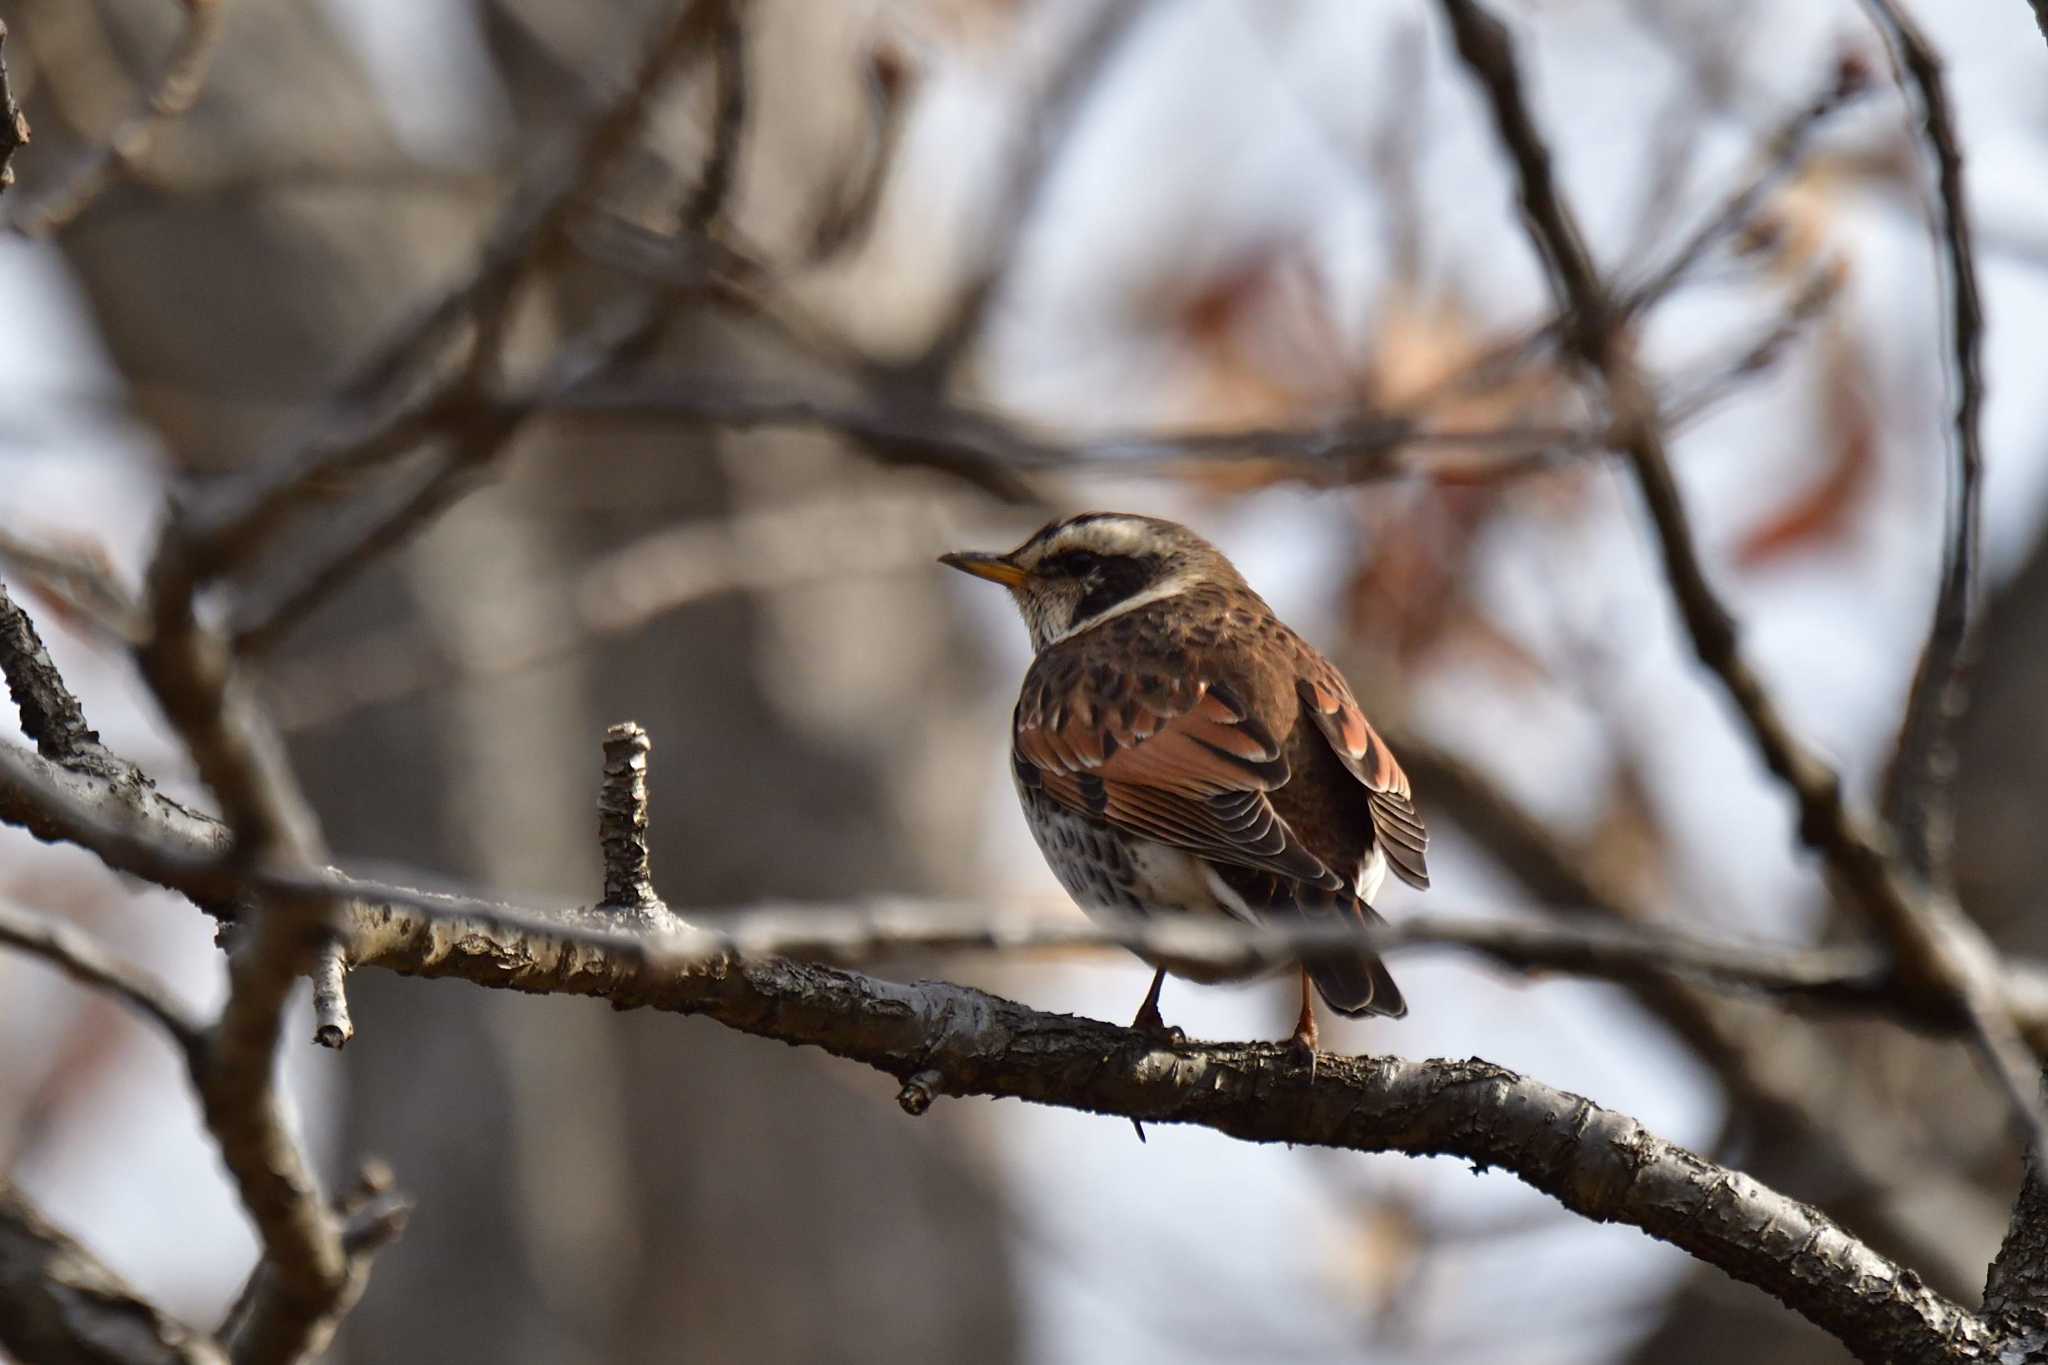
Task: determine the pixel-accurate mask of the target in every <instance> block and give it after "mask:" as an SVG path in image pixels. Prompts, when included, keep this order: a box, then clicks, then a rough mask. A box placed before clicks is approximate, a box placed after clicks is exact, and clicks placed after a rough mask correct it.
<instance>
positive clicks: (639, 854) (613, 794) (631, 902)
mask: <svg viewBox="0 0 2048 1365" xmlns="http://www.w3.org/2000/svg"><path fill="white" fill-rule="evenodd" d="M652 747H653V746H652V743H651V742H650V741H649V740H648V738H647V732H646V731H645V730H643V729H641V728H640V727H639V726H638V725H636V724H634V723H633V722H632V721H626V722H624V723H622V724H619V725H614V726H612V727H611V729H609V730H607V731H605V736H604V785H603V787H602V789H601V790H600V791H599V792H598V797H597V842H598V846H599V848H600V849H601V850H602V852H603V854H604V901H603V905H604V907H605V908H606V909H617V910H619V911H623V912H630V911H635V910H642V909H645V908H647V907H649V906H653V905H658V904H659V903H660V900H659V898H658V897H657V896H656V895H655V894H654V872H653V869H652V866H651V864H650V861H649V857H648V852H647V754H648V751H649V750H650V749H651V748H652Z"/></svg>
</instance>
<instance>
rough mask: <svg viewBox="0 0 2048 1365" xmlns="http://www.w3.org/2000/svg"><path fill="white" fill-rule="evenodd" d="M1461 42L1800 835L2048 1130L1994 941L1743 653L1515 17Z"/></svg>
mask: <svg viewBox="0 0 2048 1365" xmlns="http://www.w3.org/2000/svg"><path fill="white" fill-rule="evenodd" d="M1441 3H1442V7H1443V10H1444V13H1445V15H1446V17H1447V18H1448V19H1449V21H1450V26H1451V31H1452V33H1453V35H1454V37H1455V39H1456V42H1457V48H1458V53H1459V56H1460V57H1461V58H1462V59H1463V60H1464V62H1465V65H1466V66H1467V68H1469V69H1470V71H1471V72H1472V75H1473V76H1474V78H1475V79H1476V80H1477V81H1478V83H1479V85H1480V87H1481V89H1482V90H1483V91H1484V92H1485V93H1486V95H1487V97H1488V100H1489V103H1490V106H1491V108H1492V112H1493V117H1494V121H1495V123H1496V125H1497V126H1498V129H1499V132H1500V137H1501V141H1502V143H1503V144H1504V145H1505V146H1506V148H1507V149H1508V152H1509V155H1510V159H1511V160H1512V161H1513V163H1514V166H1515V170H1516V173H1517V181H1518V184H1519V187H1520V193H1521V201H1522V208H1523V213H1524V216H1525V218H1526V220H1527V225H1528V229H1529V235H1530V238H1531V240H1532V241H1533V242H1534V244H1535V245H1536V247H1537V249H1538V252H1539V254H1540V255H1541V256H1542V257H1543V260H1544V262H1545V264H1546V267H1547V269H1548V272H1549V275H1550V278H1551V282H1552V286H1553V291H1554V292H1555V293H1556V295H1557V296H1558V298H1559V301H1560V303H1561V305H1562V306H1563V307H1564V308H1565V310H1566V327H1565V336H1566V339H1567V341H1568V343H1569V346H1570V349H1571V352H1572V354H1573V355H1574V356H1575V357H1576V358H1577V359H1578V361H1579V362H1580V363H1581V364H1583V365H1584V366H1586V367H1587V368H1588V369H1589V370H1591V371H1592V372H1593V373H1594V374H1595V375H1597V376H1598V377H1599V378H1600V379H1601V380H1602V381H1603V382H1604V384H1605V387H1606V390H1607V394H1608V401H1609V405H1610V408H1611V410H1612V412H1613V417H1614V427H1613V432H1612V435H1611V440H1612V442H1613V444H1614V446H1615V447H1616V448H1617V449H1619V450H1621V451H1622V452H1623V453H1624V454H1626V455H1627V456H1628V457H1629V460H1630V463H1631V465H1632V467H1633V468H1634V470H1635V474H1636V482H1637V486H1638V488H1639V489H1640V490H1641V492H1642V496H1643V501H1644V503H1645V504H1646V505H1647V507H1648V509H1649V512H1650V518H1651V521H1652V522H1653V523H1654V524H1655V526H1656V528H1657V538H1658V543H1659V546H1660V548H1661V550H1662V552H1663V559H1664V573H1665V578H1666V580H1667V582H1668V584H1669V586H1670V588H1671V591H1672V595H1673V596H1674V597H1675V598H1676V600H1677V603H1678V606H1679V611H1680V614H1681V615H1682V617H1683V618H1684V621H1685V624H1686V628H1687V630H1688V632H1689V633H1690V635H1691V637H1692V643H1693V648H1694V651H1695V652H1696V653H1697V654H1698V656H1699V659H1700V662H1701V663H1702V664H1704V665H1705V666H1706V667H1707V669H1708V670H1709V671H1710V672H1712V673H1713V674H1714V675H1715V676H1716V677H1717V678H1718V679H1719V680H1720V681H1721V683H1722V685H1723V686H1724V687H1725V688H1726V689H1727V691H1728V694H1729V696H1730V697H1731V698H1732V699H1733V700H1734V702H1735V705H1736V709H1737V710H1738V711H1739V712H1740V713H1741V715H1742V718H1743V720H1744V722H1745V723H1746V725H1747V726H1748V728H1749V732H1750V737H1751V739H1752V740H1753V742H1754V743H1755V744H1756V747H1757V749H1758V751H1759V753H1760V754H1761V755H1762V756H1763V759H1764V762H1765V765H1766V766H1767V767H1768V768H1769V769H1770V770H1771V772H1772V773H1773V774H1775V775H1776V776H1777V777H1778V779H1779V780H1780V781H1781V782H1782V783H1783V784H1784V785H1785V786H1786V787H1787V788H1788V789H1789V790H1790V791H1791V792H1792V794H1793V795H1794V797H1795V798H1796V799H1797V801H1798V805H1799V813H1800V822H1799V832H1800V837H1801V838H1802V839H1803V840H1805V842H1806V843H1807V845H1808V846H1809V847H1811V848H1813V849H1814V850H1815V851H1816V852H1818V853H1820V854H1821V855H1822V856H1823V857H1824V858H1825V859H1826V860H1827V863H1828V867H1829V870H1830V872H1831V873H1833V874H1834V877H1835V879H1836V881H1837V882H1838V884H1839V885H1840V887H1841V888H1842V889H1843V890H1844V891H1846V892H1847V893H1848V894H1849V896H1850V897H1851V898H1852V900H1853V901H1854V903H1855V904H1856V905H1857V906H1858V907H1859V908H1860V909H1861V910H1862V911H1863V913H1864V914H1865V915H1866V916H1867V917H1868V918H1870V919H1871V920H1872V922H1873V923H1874V924H1875V925H1876V926H1877V928H1878V929H1879V930H1880V931H1881V932H1882V933H1883V935H1884V937H1885V938H1886V940H1887V941H1888V942H1889V944H1890V945H1891V947H1892V950H1893V952H1894V954H1895V955H1896V958H1897V961H1898V964H1899V970H1900V972H1901V974H1902V975H1904V976H1906V977H1908V978H1915V977H1917V978H1919V979H1921V980H1923V981H1924V982H1925V983H1926V984H1927V988H1928V989H1930V990H1935V991H1940V992H1944V993H1947V994H1948V995H1950V996H1951V997H1952V998H1953V999H1955V1000H1956V1001H1957V1002H1958V1003H1959V1006H1960V1007H1961V1009H1962V1010H1963V1011H1964V1012H1965V1013H1966V1014H1967V1015H1968V1017H1969V1018H1970V1020H1971V1021H1972V1024H1973V1031H1974V1032H1975V1034H1976V1036H1977V1040H1978V1042H1979V1045H1980V1051H1981V1052H1982V1054H1983V1056H1984V1058H1985V1061H1986V1063H1987V1066H1988V1068H1989V1070H1990V1071H1991V1074H1992V1077H1993V1079H1994V1080H1995V1081H1996V1082H1997V1083H1998V1085H1999V1087H2000V1089H2001V1090H2002V1091H2003V1092H2004V1094H2005V1097H2006V1100H2007V1102H2008V1104H2009V1105H2010V1106H2011V1107H2012V1111H2013V1114H2014V1116H2015V1118H2016V1119H2017V1120H2018V1122H2019V1124H2020V1127H2021V1129H2022V1131H2023V1132H2025V1133H2027V1134H2028V1135H2029V1136H2030V1137H2036V1138H2038V1137H2039V1136H2041V1135H2042V1134H2043V1133H2044V1132H2048V1123H2044V1119H2043V1115H2042V1110H2041V1105H2040V1103H2039V1101H2038V1098H2037V1096H2036V1095H2035V1085H2034V1067H2033V1062H2032V1059H2031V1058H2030V1057H2029V1056H2028V1054H2027V1050H2026V1047H2025V1046H2024V1042H2023V1040H2022V1038H2021V1037H2020V1034H2019V1030H2018V1027H2017V1025H2016V1024H2015V1023H2014V1021H2013V1019H2012V1017H2011V1015H2010V1014H2009V1012H2008V1007H2007V1005H2006V1003H2005V1001H2004V1000H2003V999H2002V998H2001V996H2000V993H1999V984H1998V979H1997V978H1998V955H1997V952H1996V950H1995V949H1994V948H1993V947H1992V946H1991V944H1990V943H1989V941H1988V940H1986V939H1985V937H1984V935H1983V932H1982V931H1981V930H1980V929H1979V928H1978V927H1977V926H1976V925H1975V924H1974V923H1972V922H1971V921H1970V920H1969V919H1968V918H1967V917H1966V916H1964V915H1963V914H1962V913H1961V912H1960V911H1959V910H1958V909H1957V908H1956V907H1955V906H1954V904H1953V903H1951V902H1949V901H1947V900H1945V899H1943V898H1941V897H1938V896H1932V895H1929V894H1927V893H1926V888H1925V887H1924V886H1923V885H1922V884H1920V883H1919V882H1918V881H1917V880H1916V879H1914V878H1912V877H1911V875H1910V873H1909V872H1907V871H1906V870H1905V869H1904V868H1902V867H1901V866H1900V864H1899V862H1898V861H1897V860H1896V859H1895V858H1894V857H1892V856H1891V851H1890V850H1889V849H1888V848H1887V847H1885V845H1884V844H1883V842H1882V837H1881V835H1880V834H1878V833H1877V832H1876V831H1873V830H1871V829H1869V828H1868V827H1867V826H1866V824H1865V822H1863V821H1861V820H1859V819H1858V818H1856V817H1855V816H1854V815H1853V814H1852V813H1851V812H1850V811H1849V809H1848V807H1847V805H1846V804H1845V802H1844V801H1843V799H1842V792H1841V783H1840V781H1839V779H1838V778H1837V777H1836V775H1835V774H1834V773H1833V772H1832V771H1830V770H1829V769H1828V768H1827V766H1826V765H1825V764H1823V763H1822V762H1821V761H1820V760H1819V759H1817V758H1816V757H1814V755H1813V754H1812V753H1811V752H1810V751H1809V750H1808V749H1807V748H1806V747H1805V746H1804V745H1803V744H1801V743H1800V742H1799V741H1798V740H1797V739H1796V738H1795V737H1794V736H1793V734H1792V731H1791V729H1790V727H1789V726H1788V725H1787V724H1786V723H1785V719H1784V716H1783V714H1782V713H1781V712H1780V711H1779V710H1778V706H1777V702H1776V701H1775V700H1774V699H1773V698H1772V696H1771V695H1770V693H1769V692H1768V691H1767V690H1766V689H1765V687H1764V685H1763V681H1762V679H1761V678H1760V677H1759V676H1758V675H1757V673H1756V670H1755V669H1754V667H1753V666H1752V665H1751V663H1750V661H1749V659H1748V658H1747V656H1746V655H1745V654H1744V653H1743V651H1742V648H1741V644H1740V640H1739V636H1738V633H1737V629H1736V625H1735V621H1734V618H1733V617H1731V616H1730V615H1729V613H1728V610H1727V608H1726V607H1725V606H1724V605H1723V604H1722V602H1721V599H1720V597H1719V595H1718V594H1716V593H1715V591H1714V589H1713V587H1712V586H1711V585H1710V584H1709V582H1708V581H1707V576H1706V571H1705V568H1704V566H1703V564H1702V562H1701V560H1700V554H1699V547H1698V544H1697V542H1696V541H1695V539H1694V536H1693V533H1692V526H1691V523H1690V520H1689V519H1688V517H1687V514H1686V511H1685V505H1684V501H1683V499H1682V498H1681V497H1680V495H1679V492H1678V485H1677V481H1676V480H1675V479H1674V478H1673V476H1672V472H1671V463H1670V458H1669V456H1668V454H1667V451H1666V449H1665V442H1664V435H1663V432H1662V430H1661V429H1660V426H1659V423H1658V418H1657V412H1656V408H1655V405H1654V403H1653V402H1652V401H1651V398H1650V395H1649V390H1648V386H1647V383H1646V381H1645V378H1644V376H1643V374H1642V372H1641V370H1640V368H1639V366H1638V365H1637V362H1636V360H1635V357H1634V355H1633V352H1632V349H1631V346H1630V343H1629V341H1628V338H1627V337H1626V336H1625V335H1624V334H1623V333H1622V331H1621V330H1620V329H1619V327H1618V326H1617V325H1616V317H1615V314H1614V309H1613V304H1612V300H1611V298H1610V296H1609V294H1608V291H1607V288H1606V286H1605V285H1604V284H1603V282H1602V281H1601V279H1600V276H1599V272H1598V270H1597V269H1596V268H1595V266H1594V264H1593V260H1592V256H1591V255H1590V253H1589V252H1588V251H1587V249H1586V245H1585V242H1584V239H1583V238H1582V236H1581V235H1580V232H1579V228H1578V222H1577V219H1576V218H1575V216H1574V215H1573V214H1572V212H1571V210H1570V209H1569V207H1568V206H1567V205H1566V204H1565V202H1564V200H1563V198H1562V197H1561V195H1560V194H1559V192H1558V189H1557V186H1556V184H1555V182H1554V180H1553V178H1552V175H1551V169H1550V152H1549V149H1548V147H1547V146H1546V145H1545V144H1544V141H1543V138H1542V135H1541V134H1540V133H1539V132H1538V131H1537V129H1536V126H1535V124H1534V122H1533V120H1532V119H1531V118H1530V115H1529V110H1528V106H1527V104H1526V102H1525V101H1524V99H1523V96H1522V86H1521V75H1520V72H1519V70H1518V68H1517V66H1516V62H1515V56H1514V50H1513V47H1512V45H1511V44H1510V42H1509V39H1508V34H1507V29H1506V28H1505V27H1504V26H1503V25H1502V24H1501V23H1500V21H1499V20H1498V19H1496V18H1494V17H1493V16H1492V15H1491V14H1490V13H1488V12H1487V11H1486V10H1485V9H1484V8H1482V7H1481V6H1480V5H1479V4H1477V3H1476V0H1441Z"/></svg>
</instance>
